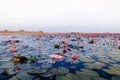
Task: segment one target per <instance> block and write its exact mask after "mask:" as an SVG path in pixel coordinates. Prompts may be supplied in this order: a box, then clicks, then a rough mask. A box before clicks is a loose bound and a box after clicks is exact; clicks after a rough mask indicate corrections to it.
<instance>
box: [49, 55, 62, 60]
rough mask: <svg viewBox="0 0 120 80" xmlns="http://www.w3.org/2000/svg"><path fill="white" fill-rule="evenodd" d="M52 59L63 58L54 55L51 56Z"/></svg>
mask: <svg viewBox="0 0 120 80" xmlns="http://www.w3.org/2000/svg"><path fill="white" fill-rule="evenodd" d="M50 57H51V58H52V59H58V60H59V59H62V56H60V55H56V54H53V55H50Z"/></svg>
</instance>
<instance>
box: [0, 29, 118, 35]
mask: <svg viewBox="0 0 120 80" xmlns="http://www.w3.org/2000/svg"><path fill="white" fill-rule="evenodd" d="M70 33H74V34H119V35H120V33H112V32H103V33H102V32H101V33H100V32H98V33H97V32H96V33H95V32H90V33H89V32H43V31H25V30H19V31H9V30H3V31H0V34H70Z"/></svg>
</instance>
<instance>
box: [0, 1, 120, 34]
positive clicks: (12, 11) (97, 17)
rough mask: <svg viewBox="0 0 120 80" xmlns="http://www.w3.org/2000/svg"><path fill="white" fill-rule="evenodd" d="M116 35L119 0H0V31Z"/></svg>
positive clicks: (118, 25)
mask: <svg viewBox="0 0 120 80" xmlns="http://www.w3.org/2000/svg"><path fill="white" fill-rule="evenodd" d="M4 29H9V30H20V29H25V30H36V31H39V30H43V31H48V32H58V31H59V32H66V31H67V32H70V31H78V32H120V0H0V30H4Z"/></svg>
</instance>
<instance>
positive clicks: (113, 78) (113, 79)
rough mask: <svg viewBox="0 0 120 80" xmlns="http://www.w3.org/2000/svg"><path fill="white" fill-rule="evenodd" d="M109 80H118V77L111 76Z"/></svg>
mask: <svg viewBox="0 0 120 80" xmlns="http://www.w3.org/2000/svg"><path fill="white" fill-rule="evenodd" d="M111 80H120V76H113V77H112V79H111Z"/></svg>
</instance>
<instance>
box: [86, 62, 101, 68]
mask: <svg viewBox="0 0 120 80" xmlns="http://www.w3.org/2000/svg"><path fill="white" fill-rule="evenodd" d="M84 65H85V66H84V67H85V68H87V69H101V68H102V66H101V65H98V64H94V63H85V64H84Z"/></svg>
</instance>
